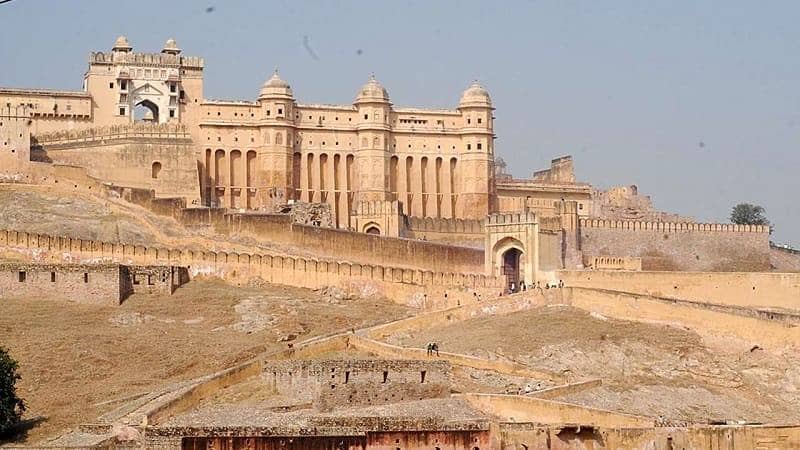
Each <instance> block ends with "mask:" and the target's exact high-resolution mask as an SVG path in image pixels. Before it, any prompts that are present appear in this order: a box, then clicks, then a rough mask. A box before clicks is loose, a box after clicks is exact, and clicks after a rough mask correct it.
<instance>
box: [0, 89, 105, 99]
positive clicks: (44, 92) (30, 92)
mask: <svg viewBox="0 0 800 450" xmlns="http://www.w3.org/2000/svg"><path fill="white" fill-rule="evenodd" d="M0 95H21V96H40V95H41V96H57V97H77V98H86V99H90V98H92V96H91V95H89V93H88V92H84V91H66V90H59V89H24V88H7V87H0Z"/></svg>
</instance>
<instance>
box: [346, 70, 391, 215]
mask: <svg viewBox="0 0 800 450" xmlns="http://www.w3.org/2000/svg"><path fill="white" fill-rule="evenodd" d="M353 104H354V105H355V107H356V110H357V111H358V122H357V125H356V126H357V129H358V138H357V139H358V152H357V153H356V165H357V173H359V174H360V175H359V176H358V177H357V183H358V186H357V190H358V192H359V198H358V199H357V201H376V200H388V195H387V190H388V186H387V183H388V181H387V180H388V176H387V175H388V164H389V142H390V141H391V132H390V128H389V115H390V114H391V111H392V104H391V103H390V102H389V94H388V93H387V92H386V89H384V87H383V86H381V84H380V83H379V82H378V80H376V79H375V75H372V76H370V79H369V81H367V83H366V84H364V86H362V87H361V89H360V90H359V91H358V95H357V96H356V100H355V102H353Z"/></svg>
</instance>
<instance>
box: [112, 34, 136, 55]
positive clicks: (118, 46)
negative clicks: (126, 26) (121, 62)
mask: <svg viewBox="0 0 800 450" xmlns="http://www.w3.org/2000/svg"><path fill="white" fill-rule="evenodd" d="M111 50H113V51H115V52H116V51H121V52H129V51H131V50H133V47H131V44H129V43H128V38H126V37H125V36H120V37H118V38H117V40H116V41H115V42H114V46H113V47H111Z"/></svg>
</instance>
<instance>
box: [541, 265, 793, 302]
mask: <svg viewBox="0 0 800 450" xmlns="http://www.w3.org/2000/svg"><path fill="white" fill-rule="evenodd" d="M557 276H558V277H559V278H560V279H561V280H563V281H564V283H566V285H567V286H570V287H583V288H598V289H607V290H612V291H618V292H628V293H633V294H641V295H651V296H654V297H662V298H668V299H670V298H671V299H680V300H692V301H696V302H703V303H709V304H717V305H725V306H739V307H747V308H759V309H768V308H782V309H786V310H792V311H795V312H800V273H792V272H790V273H775V272H654V271H646V272H636V271H599V270H594V271H589V270H580V271H578V270H564V271H559V272H558V273H557Z"/></svg>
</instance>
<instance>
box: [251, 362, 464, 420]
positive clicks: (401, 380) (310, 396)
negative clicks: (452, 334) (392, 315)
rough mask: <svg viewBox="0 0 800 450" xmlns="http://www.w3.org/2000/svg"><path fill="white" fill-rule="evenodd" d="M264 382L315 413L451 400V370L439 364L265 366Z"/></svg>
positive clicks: (276, 363) (278, 363)
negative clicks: (315, 410)
mask: <svg viewBox="0 0 800 450" xmlns="http://www.w3.org/2000/svg"><path fill="white" fill-rule="evenodd" d="M263 376H264V377H265V378H266V379H267V380H268V381H269V382H270V384H271V386H272V387H273V389H275V390H276V391H277V392H278V393H280V394H282V395H286V396H289V397H291V398H292V399H293V400H294V401H295V402H297V403H307V402H309V403H313V405H314V408H315V409H317V410H319V411H330V410H332V409H333V408H334V407H344V406H348V405H351V406H354V405H384V404H389V403H397V402H401V401H405V400H422V399H423V398H444V397H447V396H448V395H449V394H450V366H449V364H447V363H446V362H444V361H404V360H395V361H391V360H329V361H266V362H265V363H264V374H263Z"/></svg>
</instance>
